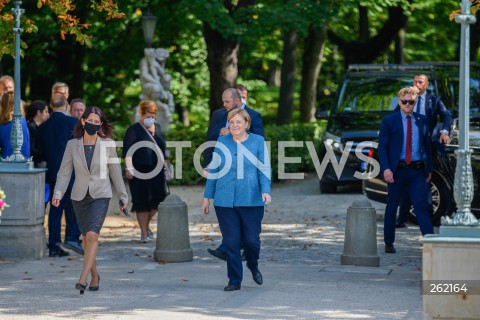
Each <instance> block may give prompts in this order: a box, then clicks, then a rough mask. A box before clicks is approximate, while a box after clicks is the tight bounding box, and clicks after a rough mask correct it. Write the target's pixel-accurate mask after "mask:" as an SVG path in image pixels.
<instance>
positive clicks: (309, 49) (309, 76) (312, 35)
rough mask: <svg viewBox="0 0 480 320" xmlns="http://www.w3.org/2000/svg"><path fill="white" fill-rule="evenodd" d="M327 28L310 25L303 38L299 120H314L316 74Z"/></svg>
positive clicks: (319, 67)
mask: <svg viewBox="0 0 480 320" xmlns="http://www.w3.org/2000/svg"><path fill="white" fill-rule="evenodd" d="M326 38H327V29H326V28H325V27H324V28H322V29H321V30H319V31H316V30H314V29H313V27H310V31H309V33H308V37H307V38H306V39H305V49H304V52H303V67H302V87H301V89H300V121H301V122H312V121H315V109H316V106H317V83H318V74H319V73H320V69H321V67H322V58H323V53H324V49H325V40H326Z"/></svg>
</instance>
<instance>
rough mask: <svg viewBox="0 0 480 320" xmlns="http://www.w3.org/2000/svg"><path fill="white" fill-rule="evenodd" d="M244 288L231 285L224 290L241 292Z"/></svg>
mask: <svg viewBox="0 0 480 320" xmlns="http://www.w3.org/2000/svg"><path fill="white" fill-rule="evenodd" d="M241 288H242V286H240V285H235V284H229V285H228V286H226V287H225V288H223V291H235V290H240V289H241Z"/></svg>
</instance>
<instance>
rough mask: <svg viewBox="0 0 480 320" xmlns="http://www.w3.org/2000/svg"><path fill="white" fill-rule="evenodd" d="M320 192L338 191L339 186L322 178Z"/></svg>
mask: <svg viewBox="0 0 480 320" xmlns="http://www.w3.org/2000/svg"><path fill="white" fill-rule="evenodd" d="M320 192H321V193H337V186H336V185H334V184H331V183H328V182H323V181H322V180H320Z"/></svg>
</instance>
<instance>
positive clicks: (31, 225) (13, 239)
mask: <svg viewBox="0 0 480 320" xmlns="http://www.w3.org/2000/svg"><path fill="white" fill-rule="evenodd" d="M45 171H46V170H45V169H18V168H16V166H15V164H12V165H11V166H10V164H8V163H2V164H1V165H0V186H1V187H2V189H3V190H4V191H5V195H6V199H5V200H6V202H7V203H8V204H9V205H10V207H8V208H5V210H4V211H3V213H2V218H1V221H0V258H6V259H9V258H13V259H42V258H43V257H44V256H45V253H46V240H45V229H44V227H43V221H44V216H45V200H44V198H45Z"/></svg>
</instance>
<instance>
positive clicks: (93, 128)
mask: <svg viewBox="0 0 480 320" xmlns="http://www.w3.org/2000/svg"><path fill="white" fill-rule="evenodd" d="M83 129H85V132H86V133H87V134H89V135H91V136H93V135H95V134H96V133H97V131H98V130H100V125H99V124H92V123H90V122H85V125H84V126H83Z"/></svg>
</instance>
